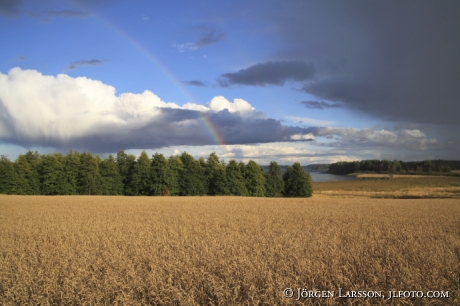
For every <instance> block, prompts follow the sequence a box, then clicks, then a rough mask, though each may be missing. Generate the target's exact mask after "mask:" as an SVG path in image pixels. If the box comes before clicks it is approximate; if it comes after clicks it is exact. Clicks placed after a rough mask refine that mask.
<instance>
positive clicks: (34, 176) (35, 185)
mask: <svg viewBox="0 0 460 306" xmlns="http://www.w3.org/2000/svg"><path fill="white" fill-rule="evenodd" d="M24 156H25V158H26V159H27V162H28V163H29V167H30V174H29V178H28V179H29V187H30V194H40V177H39V173H38V172H39V169H40V164H41V162H42V160H41V156H40V154H38V152H37V151H35V152H32V151H27V153H26V154H25V155H24Z"/></svg>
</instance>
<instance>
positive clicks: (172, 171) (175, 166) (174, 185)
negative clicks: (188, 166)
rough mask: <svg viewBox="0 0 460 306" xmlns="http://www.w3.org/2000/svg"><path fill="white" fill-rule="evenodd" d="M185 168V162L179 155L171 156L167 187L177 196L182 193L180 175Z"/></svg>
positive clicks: (171, 193)
mask: <svg viewBox="0 0 460 306" xmlns="http://www.w3.org/2000/svg"><path fill="white" fill-rule="evenodd" d="M183 169H184V164H183V163H182V160H181V159H180V157H179V156H170V157H169V159H168V172H167V174H168V175H167V178H166V182H167V187H168V192H169V195H172V196H175V195H179V194H180V184H179V181H180V176H181V173H182V171H183Z"/></svg>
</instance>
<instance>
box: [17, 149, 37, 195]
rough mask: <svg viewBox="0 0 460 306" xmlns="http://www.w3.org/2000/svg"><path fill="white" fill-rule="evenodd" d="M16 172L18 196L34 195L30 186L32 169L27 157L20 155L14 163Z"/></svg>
mask: <svg viewBox="0 0 460 306" xmlns="http://www.w3.org/2000/svg"><path fill="white" fill-rule="evenodd" d="M14 168H15V172H16V192H15V193H16V194H33V191H32V188H31V186H30V183H29V182H30V178H31V176H32V168H31V166H30V165H29V162H28V161H27V158H26V156H25V155H19V156H18V158H17V159H16V161H15V162H14Z"/></svg>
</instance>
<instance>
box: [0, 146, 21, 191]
mask: <svg viewBox="0 0 460 306" xmlns="http://www.w3.org/2000/svg"><path fill="white" fill-rule="evenodd" d="M16 192H17V176H16V171H15V169H14V164H13V163H12V162H11V161H10V160H9V159H8V158H7V157H6V156H5V155H2V156H1V157H0V193H3V194H15V193H16Z"/></svg>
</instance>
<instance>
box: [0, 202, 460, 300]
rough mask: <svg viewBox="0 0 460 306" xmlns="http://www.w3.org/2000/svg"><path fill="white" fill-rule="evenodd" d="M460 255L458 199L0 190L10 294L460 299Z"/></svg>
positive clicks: (4, 281)
mask: <svg viewBox="0 0 460 306" xmlns="http://www.w3.org/2000/svg"><path fill="white" fill-rule="evenodd" d="M459 262H460V203H459V201H458V199H422V200H401V199H364V198H354V199H353V198H346V199H339V198H324V197H313V198H308V199H285V198H279V199H268V198H246V197H108V196H106V197H104V196H56V197H46V196H3V195H2V196H0V304H2V305H295V304H302V305H303V304H306V305H336V304H344V305H371V304H378V305H380V304H381V305H401V304H403V305H459V304H460V265H459ZM287 287H289V288H293V289H294V292H295V295H294V297H293V298H290V299H289V298H285V297H283V289H284V288H287ZM297 288H306V289H308V290H327V291H334V292H335V295H337V293H338V288H342V290H343V291H346V290H379V291H383V292H384V293H385V294H386V292H387V291H388V290H420V291H424V292H426V291H428V290H439V291H449V298H447V299H446V298H445V299H397V300H396V299H393V300H390V301H388V300H384V299H376V298H337V297H334V298H302V299H300V300H298V301H296V298H297V290H298V289H297Z"/></svg>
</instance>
